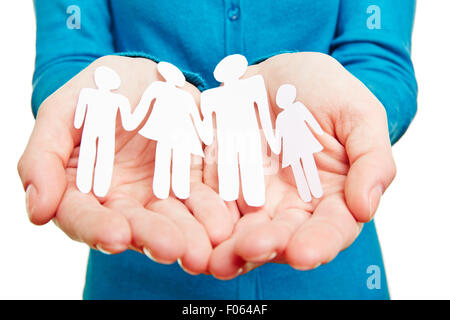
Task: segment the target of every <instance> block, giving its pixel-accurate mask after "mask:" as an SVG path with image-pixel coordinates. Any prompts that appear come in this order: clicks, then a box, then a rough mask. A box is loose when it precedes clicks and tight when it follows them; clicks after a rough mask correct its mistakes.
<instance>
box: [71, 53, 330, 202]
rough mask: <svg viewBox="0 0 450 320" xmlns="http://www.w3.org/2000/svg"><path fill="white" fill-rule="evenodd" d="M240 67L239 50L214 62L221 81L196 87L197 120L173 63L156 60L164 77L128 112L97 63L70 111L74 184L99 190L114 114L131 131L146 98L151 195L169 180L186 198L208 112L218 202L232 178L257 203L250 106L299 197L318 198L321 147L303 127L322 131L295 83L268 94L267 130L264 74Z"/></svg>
mask: <svg viewBox="0 0 450 320" xmlns="http://www.w3.org/2000/svg"><path fill="white" fill-rule="evenodd" d="M247 67H248V62H247V59H246V58H245V57H244V56H242V55H239V54H235V55H230V56H228V57H225V58H224V59H223V60H222V61H220V62H219V64H218V65H217V66H216V68H215V70H214V77H215V79H216V80H217V81H219V82H221V83H223V85H222V86H220V87H217V88H213V89H209V90H206V91H204V92H202V93H201V101H200V109H201V113H202V115H203V120H202V119H201V117H200V113H199V111H198V108H197V105H196V103H195V101H194V98H193V97H192V96H191V95H190V94H189V93H188V92H187V91H185V90H182V88H183V87H184V85H185V83H186V79H185V77H184V75H183V73H182V72H181V71H180V70H179V69H178V68H177V67H176V66H174V65H172V64H170V63H168V62H160V63H158V66H157V68H158V72H159V73H160V75H161V76H162V77H163V78H164V80H165V81H154V82H153V83H152V84H151V85H150V86H149V87H148V88H147V89H146V90H145V92H144V93H143V95H142V97H141V100H140V102H139V104H138V106H137V107H136V109H135V110H134V112H131V106H130V103H129V101H128V99H127V98H126V97H125V96H123V95H121V94H118V93H114V92H112V90H116V89H118V88H119V87H120V83H121V81H120V77H119V75H118V74H117V73H116V72H115V71H114V70H112V69H110V68H108V67H105V66H101V67H98V68H97V69H96V70H95V75H94V79H95V84H96V86H97V89H93V88H84V89H82V90H81V92H80V96H79V100H78V104H77V108H76V113H75V120H74V125H75V128H77V129H80V128H81V127H82V125H83V122H84V128H83V133H82V138H81V144H80V153H79V159H78V169H77V177H76V185H77V187H78V189H79V190H80V191H81V192H83V193H89V192H90V191H91V189H92V190H93V192H94V194H95V195H96V196H99V197H104V196H106V194H107V193H108V190H109V188H110V185H111V179H112V175H113V166H114V155H115V128H116V116H117V112H118V111H119V112H120V115H121V119H122V126H123V128H124V129H125V130H127V131H132V130H135V129H136V128H137V127H138V126H139V125H140V124H141V122H142V121H143V120H144V118H145V117H146V115H147V113H148V110H149V108H150V105H151V103H152V102H153V100H154V101H155V103H154V105H153V109H152V111H151V113H150V116H149V118H148V120H147V122H146V123H145V124H144V126H143V127H142V128H141V129H140V130H139V134H140V135H142V136H144V137H146V138H148V139H151V140H155V141H157V143H156V154H155V169H154V178H153V193H154V194H155V196H156V197H158V198H160V199H165V198H167V197H168V196H169V192H170V187H171V186H172V191H173V193H174V194H175V196H176V197H178V198H180V199H186V198H188V197H189V194H190V166H191V155H198V156H201V157H204V153H203V148H202V143H201V141H203V143H205V144H206V145H210V144H212V142H213V140H214V130H213V113H214V114H215V118H216V126H217V128H216V139H217V148H218V150H217V152H218V154H217V156H218V159H217V170H218V180H219V194H220V196H221V197H222V199H224V200H225V201H233V200H236V199H237V198H238V196H239V180H240V181H241V185H242V194H243V197H244V200H245V201H246V203H247V204H248V205H250V206H262V205H263V204H264V202H265V183H264V170H263V157H262V149H261V148H262V143H261V135H260V129H259V125H258V119H257V115H256V112H255V107H254V106H255V104H256V106H257V111H258V114H259V122H260V124H261V127H262V131H263V133H264V136H265V138H266V140H267V143H268V144H269V146H270V148H271V150H272V152H273V153H275V154H279V153H280V152H281V149H282V150H283V156H282V157H283V158H282V167H283V168H285V167H288V166H291V168H292V172H293V174H294V179H295V182H296V186H297V190H298V193H299V195H300V197H301V198H302V200H303V201H305V202H309V201H311V200H312V196H314V197H315V198H320V197H321V196H322V194H323V191H322V186H321V183H320V179H319V174H318V170H317V167H316V163H315V160H314V156H313V154H314V153H316V152H320V151H321V150H322V149H323V148H322V145H321V144H320V143H319V141H318V140H317V139H316V138H315V137H314V135H313V134H312V133H311V131H310V129H309V127H311V129H312V130H313V131H314V132H315V133H316V134H319V135H321V134H323V131H322V129H321V127H320V125H319V123H318V122H317V121H316V120H315V119H314V117H313V115H312V114H311V112H310V111H309V110H308V109H307V108H306V107H305V106H304V105H303V104H302V103H301V102H298V101H297V102H295V99H296V88H295V86H293V85H291V84H285V85H282V86H281V87H280V88H279V89H278V91H277V95H276V103H277V105H278V106H279V107H280V108H281V109H283V111H282V112H281V113H280V114H279V115H278V117H277V119H276V127H275V132H274V130H273V128H272V122H271V118H270V109H269V102H268V97H267V91H266V87H265V84H264V79H263V77H262V76H261V75H255V76H252V77H250V78H246V79H240V78H241V77H242V76H243V75H244V73H245V72H246V70H247ZM307 124H308V125H309V127H308V125H307ZM94 166H95V168H94ZM239 178H240V179H239ZM311 195H312V196H311Z"/></svg>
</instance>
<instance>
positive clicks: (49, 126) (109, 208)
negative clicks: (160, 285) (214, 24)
mask: <svg viewBox="0 0 450 320" xmlns="http://www.w3.org/2000/svg"><path fill="white" fill-rule="evenodd" d="M102 65H103V66H108V67H110V68H112V69H113V70H115V71H116V72H117V73H118V74H119V75H120V77H121V80H122V84H121V87H120V88H119V89H118V90H117V92H118V93H120V94H123V95H124V96H126V97H127V98H128V99H129V100H130V103H131V105H132V106H133V107H135V106H136V105H137V104H138V102H139V99H140V97H141V95H142V93H143V92H144V90H145V89H146V88H147V87H148V85H149V84H150V83H151V82H152V81H155V80H162V79H161V78H160V76H159V75H158V72H157V69H156V64H155V63H154V62H153V61H150V60H147V59H143V58H128V57H119V56H106V57H102V58H100V59H98V60H96V61H95V62H93V63H92V64H91V65H89V66H88V67H87V68H86V69H84V70H83V71H82V72H80V73H79V74H78V75H77V76H75V77H74V78H73V79H71V80H70V81H69V82H67V83H66V84H65V85H64V86H63V87H61V88H60V89H59V90H57V91H56V92H55V93H54V94H53V95H51V96H50V97H49V98H47V99H46V100H45V101H44V102H43V104H42V105H41V107H40V109H39V112H38V115H37V118H36V123H35V127H34V130H33V133H32V135H31V137H30V140H29V143H28V145H27V147H26V150H25V152H24V154H23V156H22V157H21V159H20V161H19V164H18V171H19V174H20V177H21V179H22V182H23V185H24V188H25V190H26V197H27V208H28V212H29V217H30V220H31V221H32V222H33V223H35V224H38V225H40V224H45V223H47V222H48V221H49V220H51V219H53V221H54V222H55V224H56V225H58V226H59V227H60V228H61V229H62V230H63V231H64V232H65V233H66V234H67V235H68V236H69V237H71V238H72V239H74V240H77V241H81V242H85V243H86V244H88V245H89V246H90V247H91V248H95V249H98V250H101V251H103V252H105V253H119V252H122V251H124V250H126V249H127V248H131V249H134V250H136V251H138V252H141V253H145V254H147V256H149V257H150V258H151V259H153V260H155V261H157V262H160V263H173V262H174V261H176V260H178V261H179V263H180V265H181V266H182V267H183V268H184V269H185V271H187V272H189V273H192V274H198V273H201V272H204V271H205V270H206V268H207V265H208V260H209V257H210V253H211V250H212V246H213V245H216V244H217V243H219V242H221V241H223V240H224V239H226V238H227V237H228V236H229V235H230V233H231V231H232V224H233V222H232V214H231V213H230V212H231V211H232V210H233V207H232V206H227V205H226V204H225V203H224V202H223V201H222V200H221V199H220V198H219V196H218V195H217V194H216V193H215V192H214V191H213V190H212V189H211V188H210V187H208V186H206V185H205V184H203V182H202V179H203V172H202V169H203V164H202V159H193V164H192V166H191V196H190V198H189V199H188V200H185V201H180V200H178V199H176V198H175V197H174V196H173V195H172V194H171V195H170V196H169V198H168V199H165V200H160V199H158V198H156V197H155V196H154V195H153V192H152V179H153V169H154V156H155V142H153V141H150V140H148V139H146V138H144V137H142V136H140V135H138V134H137V130H138V129H139V128H138V129H137V130H135V131H132V132H128V131H125V130H124V129H122V127H121V121H120V120H118V121H117V124H116V154H115V162H114V172H113V178H112V183H111V187H110V189H109V192H108V194H107V195H106V196H105V197H103V198H98V197H96V196H95V195H93V194H92V193H89V194H83V193H81V192H80V191H78V189H77V188H76V185H75V177H76V168H77V162H78V152H79V144H80V139H81V133H82V130H76V129H75V128H74V125H73V121H74V115H75V108H76V104H77V100H78V95H79V93H80V90H81V89H82V88H95V87H96V86H95V83H94V70H95V69H96V68H97V67H98V66H102ZM185 90H188V91H189V92H190V93H191V94H192V95H193V96H194V97H195V99H196V101H197V102H198V101H199V92H198V90H197V89H196V88H195V87H194V86H192V85H190V84H187V85H186V86H185ZM144 122H145V120H144Z"/></svg>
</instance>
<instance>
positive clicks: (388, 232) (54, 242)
mask: <svg viewBox="0 0 450 320" xmlns="http://www.w3.org/2000/svg"><path fill="white" fill-rule="evenodd" d="M449 12H450V1H448V0H434V1H425V0H419V2H418V6H417V14H416V24H415V31H414V36H413V59H414V63H415V68H416V73H417V79H418V82H419V111H418V114H417V116H416V119H415V120H414V122H413V123H412V125H411V127H410V129H409V130H408V132H407V133H406V135H405V136H404V137H403V138H402V139H401V140H400V142H398V143H397V145H395V147H394V155H395V158H396V162H397V166H398V175H397V178H396V181H395V182H394V183H393V185H392V186H391V188H390V189H389V190H388V191H387V193H386V195H385V196H384V198H383V201H382V204H381V206H380V209H379V211H378V213H377V216H376V219H375V221H376V224H377V227H378V232H379V236H380V241H381V244H382V248H383V253H384V258H385V264H386V269H387V275H388V281H389V287H390V291H391V296H392V298H393V299H432V298H435V299H449V298H450V276H449V274H450V250H449V245H450V210H449V204H450V201H449V200H450V192H449V191H450V188H449V183H450V143H449V141H448V139H449V138H450V126H449V123H450V103H449V101H448V97H449V92H450V62H449V57H450V52H449V51H450V50H449V49H450V45H449V43H450V25H449V24H448V14H449ZM0 34H1V43H2V48H1V53H0V56H1V59H0V97H1V99H0V104H1V105H0V137H1V138H0V142H1V143H0V147H1V149H0V205H1V208H2V209H0V215H1V220H0V299H17V298H22V299H80V298H81V294H82V289H83V285H84V274H85V269H86V262H87V253H88V250H87V247H86V246H84V245H82V244H79V243H76V242H73V241H71V240H70V239H69V238H67V237H66V236H65V235H64V234H63V233H62V232H61V231H59V229H57V228H56V227H55V226H54V225H53V224H51V223H50V224H48V225H46V226H43V227H36V226H34V225H32V224H31V223H29V222H28V220H27V215H26V211H25V204H24V193H23V191H22V186H21V183H20V181H19V178H18V175H17V171H16V163H17V160H18V159H19V157H20V155H21V153H22V151H23V149H24V147H25V145H26V142H27V140H28V136H29V134H30V132H31V129H32V127H33V123H34V120H33V117H32V114H31V111H30V110H31V109H30V96H31V76H32V71H33V67H34V40H35V22H34V13H33V7H32V5H31V2H26V4H25V1H1V2H0Z"/></svg>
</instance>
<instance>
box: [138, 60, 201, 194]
mask: <svg viewBox="0 0 450 320" xmlns="http://www.w3.org/2000/svg"><path fill="white" fill-rule="evenodd" d="M158 72H159V73H160V74H161V76H162V77H163V78H164V79H165V80H166V81H155V82H153V83H152V84H151V85H150V86H149V87H148V88H147V89H146V91H145V92H144V94H143V95H142V98H141V101H140V102H139V105H138V106H137V107H136V110H135V112H134V114H133V117H135V119H138V120H139V121H140V120H142V119H143V118H144V117H145V115H146V113H147V112H148V109H149V108H150V104H151V102H152V101H153V100H155V103H154V106H153V110H152V112H151V114H150V117H149V118H148V120H147V122H146V123H145V125H144V126H143V127H142V129H141V130H140V131H139V134H141V135H142V136H144V137H146V138H148V139H151V140H155V141H157V144H156V154H155V169H154V176H153V193H154V194H155V196H156V197H158V198H160V199H166V198H167V197H168V196H169V191H170V173H171V172H170V171H171V170H170V168H171V163H172V190H173V192H174V194H175V195H176V196H177V197H178V198H180V199H186V198H188V197H189V194H190V166H191V154H193V155H197V156H202V157H203V156H204V154H203V148H202V144H201V141H200V139H199V136H200V137H203V136H204V135H205V134H204V131H205V129H204V126H203V123H202V121H201V118H200V114H199V111H198V108H197V105H196V103H195V101H194V98H193V97H192V96H191V95H190V94H189V93H188V92H187V91H184V90H182V89H180V88H182V87H183V86H184V85H185V83H186V79H185V77H184V75H183V73H182V72H181V71H180V70H179V69H178V68H177V67H175V66H174V65H172V64H170V63H167V62H160V63H158ZM192 120H193V121H194V123H193V122H192ZM194 124H195V127H194ZM196 129H197V131H196ZM197 132H198V135H199V136H198V135H197Z"/></svg>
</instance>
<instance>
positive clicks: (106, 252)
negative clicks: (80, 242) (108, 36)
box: [96, 244, 112, 255]
mask: <svg viewBox="0 0 450 320" xmlns="http://www.w3.org/2000/svg"><path fill="white" fill-rule="evenodd" d="M96 247H97V250H98V251H100V252H101V253H103V254H107V255H110V254H112V252H109V251H107V250H105V249H103V247H102V246H101V245H99V244H98V245H97V246H96Z"/></svg>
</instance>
